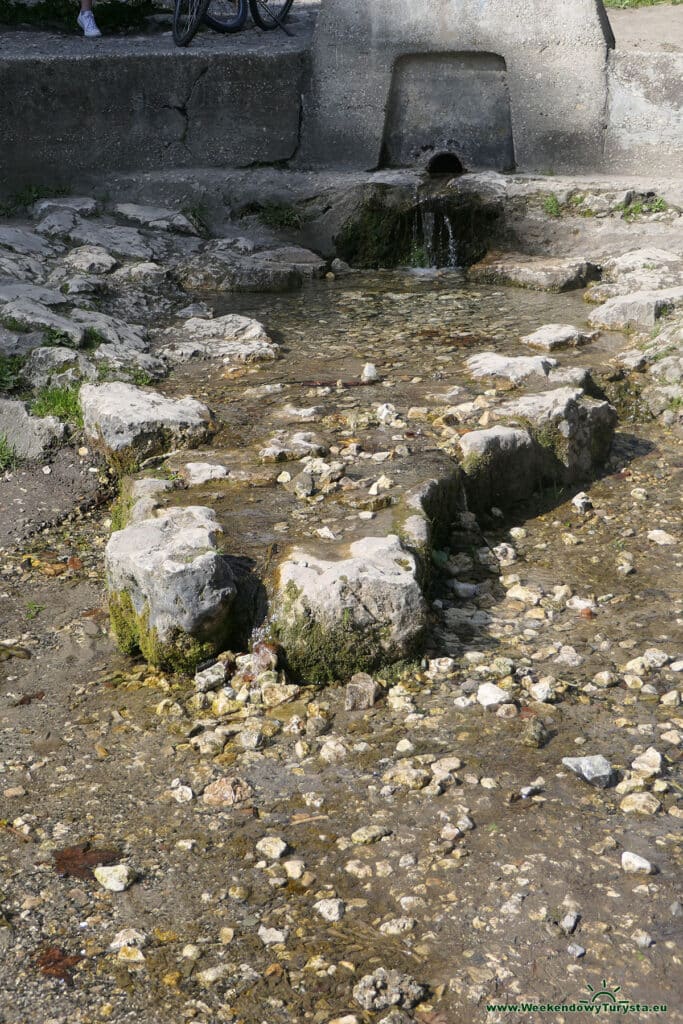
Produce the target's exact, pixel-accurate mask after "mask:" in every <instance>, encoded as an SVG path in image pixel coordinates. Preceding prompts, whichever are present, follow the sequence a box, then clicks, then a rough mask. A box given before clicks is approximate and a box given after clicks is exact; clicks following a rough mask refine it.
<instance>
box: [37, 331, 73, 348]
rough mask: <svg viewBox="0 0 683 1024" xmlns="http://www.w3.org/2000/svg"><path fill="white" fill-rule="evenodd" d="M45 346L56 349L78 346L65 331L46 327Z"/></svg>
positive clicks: (44, 333)
mask: <svg viewBox="0 0 683 1024" xmlns="http://www.w3.org/2000/svg"><path fill="white" fill-rule="evenodd" d="M43 344H44V345H50V346H52V347H54V348H75V347H76V344H75V342H74V340H73V338H70V337H69V335H68V334H65V333H64V331H60V330H59V329H58V328H57V327H46V328H45V329H44V330H43Z"/></svg>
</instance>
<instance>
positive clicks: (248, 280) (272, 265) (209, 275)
mask: <svg viewBox="0 0 683 1024" xmlns="http://www.w3.org/2000/svg"><path fill="white" fill-rule="evenodd" d="M176 276H177V278H178V280H179V282H180V284H181V285H182V287H183V288H185V290H186V291H193V292H196V291H211V292H215V291H222V292H288V291H295V290H296V289H297V288H300V287H301V286H302V284H303V275H302V273H301V270H300V269H299V266H298V265H297V264H296V263H292V262H291V261H290V262H288V261H286V260H282V259H277V258H276V255H275V252H273V251H272V250H271V251H270V252H268V253H263V254H260V253H247V252H244V251H241V250H240V249H239V248H238V247H237V246H236V245H235V243H234V242H232V241H230V240H225V239H218V240H217V241H215V242H210V243H208V245H206V246H205V247H204V249H203V251H202V252H201V253H198V254H196V255H194V256H192V257H190V258H189V259H188V260H186V261H185V262H184V263H183V264H182V265H181V266H180V267H179V268H178V270H177V272H176Z"/></svg>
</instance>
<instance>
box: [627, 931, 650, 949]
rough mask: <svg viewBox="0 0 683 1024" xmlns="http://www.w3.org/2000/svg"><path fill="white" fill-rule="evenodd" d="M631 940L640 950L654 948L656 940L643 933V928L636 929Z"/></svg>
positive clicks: (647, 933)
mask: <svg viewBox="0 0 683 1024" xmlns="http://www.w3.org/2000/svg"><path fill="white" fill-rule="evenodd" d="M631 938H632V939H633V941H634V942H635V944H636V946H638V948H639V949H649V948H650V946H654V944H655V940H654V939H653V938H652V936H651V935H650V933H649V932H646V931H643V929H642V928H636V930H635V931H634V932H633V933H632V935H631Z"/></svg>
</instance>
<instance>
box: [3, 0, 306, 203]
mask: <svg viewBox="0 0 683 1024" xmlns="http://www.w3.org/2000/svg"><path fill="white" fill-rule="evenodd" d="M313 21H314V19H313V14H312V12H311V11H308V10H307V9H304V10H303V11H302V12H301V13H300V15H299V17H298V18H297V19H293V20H292V25H291V28H292V30H293V35H292V36H285V35H284V34H283V33H279V32H273V33H256V32H255V31H254V30H252V31H247V32H244V33H240V34H239V35H237V36H234V37H230V38H229V39H228V38H226V37H225V36H219V35H217V34H215V33H208V32H207V33H202V34H201V35H200V36H199V37H198V39H197V42H196V44H195V45H193V46H192V48H190V49H189V50H187V51H181V50H178V49H177V48H175V47H173V44H172V42H171V40H170V38H169V37H167V36H162V37H159V38H150V37H148V36H147V37H141V38H135V37H124V38H122V37H109V38H103V39H102V40H101V41H99V42H98V43H97V44H96V45H95V46H89V45H88V46H86V45H85V44H84V41H83V40H82V39H78V38H76V37H60V36H55V35H50V34H47V33H29V32H13V33H9V34H8V35H7V36H4V37H3V60H2V62H0V91H1V93H2V96H3V103H2V107H1V109H0V138H2V140H3V145H2V148H1V151H0V182H2V186H0V189H1V190H2V191H5V190H6V191H7V192H12V191H17V190H18V189H20V188H22V187H24V186H26V185H27V184H31V185H38V186H40V185H49V186H52V187H54V186H58V185H63V186H69V185H70V184H71V183H72V182H73V181H74V180H76V179H77V178H82V177H83V176H84V175H85V174H87V173H100V174H101V172H102V171H103V170H104V169H105V168H106V169H107V170H110V171H116V170H118V171H124V170H147V169H153V168H158V167H165V168H169V167H181V168H182V167H192V166H204V167H221V166H231V167H247V166H250V165H252V164H264V163H276V162H278V161H282V160H287V159H289V158H290V157H291V156H292V155H293V153H294V152H295V151H296V148H297V146H298V141H299V127H300V125H299V122H300V106H301V91H302V83H303V78H304V73H305V68H306V56H307V52H308V48H309V46H310V37H311V33H312V29H313ZM84 82H85V83H87V88H86V89H84V88H83V83H84ZM17 110H21V111H22V117H21V118H17V117H16V111H17ZM26 124H30V125H31V126H32V130H31V133H30V135H27V133H26V128H25V126H26ZM84 125H87V131H84ZM75 154H78V158H77V159H76V158H75Z"/></svg>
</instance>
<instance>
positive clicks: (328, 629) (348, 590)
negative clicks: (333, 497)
mask: <svg viewBox="0 0 683 1024" xmlns="http://www.w3.org/2000/svg"><path fill="white" fill-rule="evenodd" d="M340 556H341V557H339V558H338V559H337V560H336V561H332V560H328V559H323V558H319V557H318V556H317V555H314V554H311V553H309V552H306V551H303V550H302V549H300V548H297V549H294V550H293V551H292V552H291V553H290V554H289V557H288V558H287V559H286V561H284V562H283V563H282V564H281V565H280V567H279V569H278V573H277V582H276V589H275V594H274V598H273V608H272V622H273V626H274V630H275V632H276V634H277V636H278V638H279V640H280V642H281V643H282V644H283V646H284V648H285V652H286V655H287V660H288V662H289V665H290V667H291V669H292V671H293V672H294V673H295V674H296V675H298V676H300V677H302V678H304V679H306V680H310V681H321V680H324V681H329V680H333V679H350V678H351V676H352V675H353V674H354V673H355V672H362V671H370V670H371V669H373V668H376V667H377V666H378V665H380V664H389V663H391V662H396V661H399V660H401V659H403V658H406V657H409V656H410V655H411V654H412V653H413V652H414V650H415V647H416V645H417V643H418V641H419V639H420V636H421V634H422V633H423V631H424V628H425V624H426V604H425V601H424V598H423V596H422V590H421V588H420V585H419V582H418V578H417V576H418V567H417V562H416V559H415V557H414V556H413V555H412V554H411V552H410V551H408V550H407V549H406V548H405V547H404V546H403V544H402V543H401V541H400V540H399V538H398V537H397V536H396V535H394V534H389V536H387V537H365V538H363V539H362V540H358V541H355V542H354V543H352V544H351V545H350V546H349V547H348V548H345V549H344V551H343V552H340Z"/></svg>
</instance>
